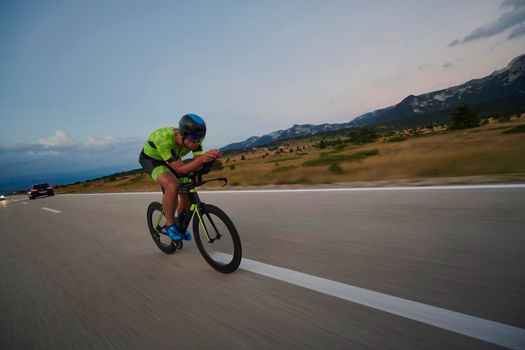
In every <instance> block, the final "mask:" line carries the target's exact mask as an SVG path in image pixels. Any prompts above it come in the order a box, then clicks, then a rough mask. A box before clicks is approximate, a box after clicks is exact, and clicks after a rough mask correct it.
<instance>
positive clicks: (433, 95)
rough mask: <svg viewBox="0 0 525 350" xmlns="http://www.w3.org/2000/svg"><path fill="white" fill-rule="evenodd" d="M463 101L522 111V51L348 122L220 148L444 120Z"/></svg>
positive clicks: (496, 110)
mask: <svg viewBox="0 0 525 350" xmlns="http://www.w3.org/2000/svg"><path fill="white" fill-rule="evenodd" d="M463 104H467V105H469V106H471V107H473V108H475V109H477V110H478V111H479V112H480V116H482V117H486V116H490V115H508V114H514V113H521V112H525V55H521V56H518V57H516V58H515V59H513V60H512V61H511V62H510V63H509V65H508V66H507V67H506V68H503V69H501V70H498V71H495V72H494V73H492V74H490V75H488V76H486V77H484V78H481V79H474V80H471V81H468V82H466V83H464V84H462V85H458V86H454V87H450V88H447V89H442V90H438V91H434V92H430V93H426V94H422V95H418V96H414V95H410V96H407V97H406V98H404V99H403V100H402V101H401V102H399V103H398V104H396V105H394V106H390V107H387V108H383V109H379V110H376V111H373V112H370V113H366V114H364V115H362V116H360V117H357V118H355V119H354V120H352V121H350V122H348V123H340V124H321V125H312V124H302V125H300V124H295V125H293V126H292V127H291V128H289V129H286V130H278V131H274V132H272V133H270V134H266V135H263V136H252V137H250V138H248V139H246V140H244V141H242V142H237V143H232V144H229V145H227V146H225V147H223V148H222V150H236V149H245V148H250V147H256V146H261V145H264V144H267V143H269V142H275V141H282V140H286V139H291V138H295V137H301V136H309V135H315V134H318V133H321V132H326V131H333V130H338V129H343V128H352V127H353V128H356V127H363V126H378V125H382V126H387V127H392V128H409V127H424V126H428V125H436V124H442V123H448V122H450V120H451V113H452V112H453V111H454V110H455V109H456V108H457V107H458V106H460V105H463Z"/></svg>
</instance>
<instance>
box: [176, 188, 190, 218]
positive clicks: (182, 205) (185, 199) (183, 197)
mask: <svg viewBox="0 0 525 350" xmlns="http://www.w3.org/2000/svg"><path fill="white" fill-rule="evenodd" d="M189 208H190V196H189V195H188V194H187V193H179V205H178V206H177V213H178V214H179V215H180V213H182V212H183V211H184V210H186V209H189Z"/></svg>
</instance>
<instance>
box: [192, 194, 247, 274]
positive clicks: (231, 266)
mask: <svg viewBox="0 0 525 350" xmlns="http://www.w3.org/2000/svg"><path fill="white" fill-rule="evenodd" d="M200 215H201V217H202V218H203V220H205V222H206V220H208V222H209V218H210V217H211V216H214V217H215V218H217V219H219V220H220V221H222V224H223V225H224V227H225V228H226V230H225V231H223V234H222V236H225V235H228V234H229V237H230V238H231V242H232V244H233V254H231V255H230V254H223V253H220V252H219V253H217V252H216V253H214V254H211V255H210V254H209V253H208V250H207V249H206V247H205V246H204V244H203V242H202V240H201V234H200V231H199V230H200V220H199V217H198V215H194V216H193V234H194V236H195V243H197V247H198V248H199V252H200V253H201V255H202V257H203V258H204V260H206V262H207V263H208V264H209V265H210V266H211V267H213V268H214V269H215V270H217V271H219V272H222V273H232V272H234V271H235V270H237V268H238V267H239V265H240V263H241V259H242V247H241V240H240V238H239V234H238V233H237V229H236V228H235V225H234V224H233V222H232V221H231V219H230V218H229V217H228V215H226V213H225V212H224V211H222V210H221V209H220V208H218V207H216V206H214V205H211V204H204V206H203V210H202V211H201V213H200ZM212 220H213V219H212ZM214 222H215V221H214ZM210 226H211V224H210V225H207V227H208V231H209V227H210ZM226 231H227V232H226ZM202 238H204V241H205V243H206V244H208V242H207V239H206V236H205V235H204V233H203V237H202ZM212 244H213V243H212ZM217 254H219V255H218V256H217Z"/></svg>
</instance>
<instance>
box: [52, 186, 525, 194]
mask: <svg viewBox="0 0 525 350" xmlns="http://www.w3.org/2000/svg"><path fill="white" fill-rule="evenodd" d="M512 188H525V184H499V185H498V184H494V185H451V186H407V187H345V188H297V189H274V190H272V189H268V190H224V191H223V190H216V191H205V190H202V191H199V193H279V192H282V193H286V192H364V191H428V190H480V189H512ZM130 194H161V192H160V191H157V192H111V193H68V194H63V195H62V196H110V195H130Z"/></svg>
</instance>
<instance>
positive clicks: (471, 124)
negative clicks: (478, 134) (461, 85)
mask: <svg viewBox="0 0 525 350" xmlns="http://www.w3.org/2000/svg"><path fill="white" fill-rule="evenodd" d="M479 121H480V119H479V117H478V112H477V111H476V110H474V109H471V108H469V106H467V105H463V106H460V107H458V108H457V109H456V110H455V111H454V112H453V113H452V124H451V125H450V128H451V129H456V130H457V129H467V128H475V127H477V126H479Z"/></svg>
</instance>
